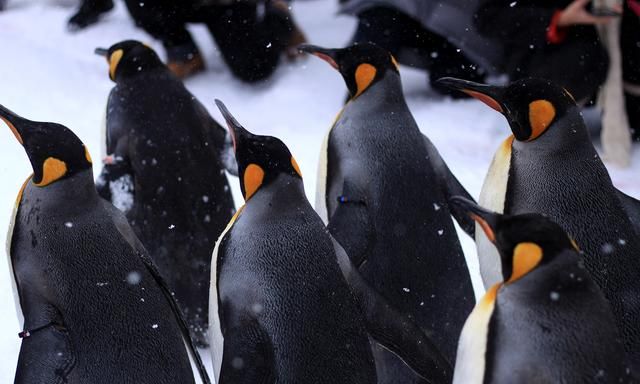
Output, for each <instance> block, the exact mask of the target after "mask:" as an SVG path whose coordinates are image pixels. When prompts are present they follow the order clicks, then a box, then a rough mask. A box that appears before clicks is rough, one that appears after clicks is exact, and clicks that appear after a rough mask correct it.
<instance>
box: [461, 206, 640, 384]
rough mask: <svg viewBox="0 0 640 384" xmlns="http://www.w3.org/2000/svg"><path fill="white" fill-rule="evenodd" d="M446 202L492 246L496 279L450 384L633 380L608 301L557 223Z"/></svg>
mask: <svg viewBox="0 0 640 384" xmlns="http://www.w3.org/2000/svg"><path fill="white" fill-rule="evenodd" d="M451 203H452V204H455V205H458V206H460V207H461V208H463V209H466V210H467V211H468V212H469V214H470V216H471V217H473V218H474V219H475V220H476V221H477V222H478V225H479V227H480V228H482V230H483V231H484V233H485V234H486V236H487V238H489V239H490V241H491V242H492V243H493V244H494V246H495V247H496V249H497V250H498V253H499V255H500V262H501V267H502V278H503V281H502V282H499V283H496V284H494V285H493V286H492V287H490V288H489V289H488V290H487V292H486V294H485V296H484V297H483V298H482V299H481V300H480V301H479V302H478V304H477V305H476V307H475V308H474V310H473V312H472V313H471V315H470V316H469V318H468V319H467V321H466V323H465V325H464V329H463V331H462V335H461V336H460V342H459V345H458V354H457V360H456V365H455V371H454V379H453V383H454V384H474V383H484V384H494V383H631V382H637V381H636V379H634V378H633V376H632V370H631V366H630V365H629V364H628V362H627V361H626V356H625V351H624V347H623V344H622V341H621V338H620V335H619V332H618V329H617V327H616V323H615V318H614V316H613V313H612V312H611V308H610V306H609V303H608V302H607V300H606V298H605V297H604V295H603V294H602V291H601V290H600V289H599V287H598V285H597V284H596V283H595V282H594V280H593V278H592V277H591V275H590V273H589V272H588V271H587V270H586V269H585V266H584V263H583V262H582V258H581V256H580V254H579V250H578V248H577V245H576V243H575V242H574V241H573V239H572V238H571V237H569V235H568V234H567V233H566V232H565V231H564V230H563V229H562V227H561V226H560V225H558V224H556V223H555V222H553V221H552V220H550V219H549V218H547V217H546V216H543V215H540V214H538V213H525V214H518V215H501V214H497V213H494V212H491V211H488V210H485V209H483V208H481V207H480V206H478V205H476V204H475V203H473V202H471V201H469V200H467V199H464V198H454V199H453V200H452V202H451Z"/></svg>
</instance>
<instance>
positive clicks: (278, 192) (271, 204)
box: [245, 174, 307, 212]
mask: <svg viewBox="0 0 640 384" xmlns="http://www.w3.org/2000/svg"><path fill="white" fill-rule="evenodd" d="M261 189H262V190H258V191H257V192H256V193H255V194H254V195H253V196H252V197H251V198H250V199H249V201H247V202H246V204H245V206H246V207H245V211H254V212H261V211H264V210H269V211H273V210H275V211H282V210H285V209H287V207H291V206H295V205H296V204H292V202H296V201H300V200H304V201H307V200H306V195H305V193H304V185H303V183H302V180H301V179H299V178H296V177H293V176H290V175H286V174H280V175H278V176H277V177H276V179H275V180H273V181H271V182H270V183H269V184H268V185H266V186H264V187H262V188H261Z"/></svg>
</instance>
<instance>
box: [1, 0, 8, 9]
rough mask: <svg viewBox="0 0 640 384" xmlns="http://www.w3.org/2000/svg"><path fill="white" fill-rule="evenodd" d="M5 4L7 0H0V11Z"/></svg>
mask: <svg viewBox="0 0 640 384" xmlns="http://www.w3.org/2000/svg"><path fill="white" fill-rule="evenodd" d="M6 4H7V0H0V11H2V10H3V9H4V6H5V5H6Z"/></svg>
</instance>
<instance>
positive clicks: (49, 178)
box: [34, 157, 67, 187]
mask: <svg viewBox="0 0 640 384" xmlns="http://www.w3.org/2000/svg"><path fill="white" fill-rule="evenodd" d="M66 174H67V164H66V163H65V162H64V161H62V160H58V159H56V158H55V157H48V158H47V159H46V160H45V161H44V163H43V164H42V179H40V181H39V182H37V183H34V184H35V185H37V186H38V187H45V186H47V185H49V184H51V183H53V182H54V181H56V180H59V179H61V178H62V177H63V176H64V175H66Z"/></svg>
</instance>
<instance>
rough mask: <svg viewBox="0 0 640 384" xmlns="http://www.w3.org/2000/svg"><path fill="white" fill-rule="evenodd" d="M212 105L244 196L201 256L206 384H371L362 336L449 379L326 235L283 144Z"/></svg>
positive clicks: (433, 377)
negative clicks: (206, 263)
mask: <svg viewBox="0 0 640 384" xmlns="http://www.w3.org/2000/svg"><path fill="white" fill-rule="evenodd" d="M216 103H217V104H218V106H219V108H220V110H221V112H222V114H223V116H224V117H225V119H226V121H227V124H228V126H229V130H230V132H231V136H232V138H233V143H234V148H235V151H236V159H237V162H238V164H237V165H238V170H239V175H240V187H241V190H242V193H243V195H244V198H245V201H246V203H245V205H244V206H243V207H241V208H240V209H239V210H238V212H237V213H236V215H235V216H234V218H233V219H232V220H231V222H230V223H229V225H228V226H227V228H226V230H225V231H224V232H223V234H222V235H221V236H220V238H219V240H218V242H217V243H216V247H215V250H214V253H213V258H212V262H211V265H212V271H211V294H210V300H211V302H210V305H209V308H210V311H211V312H210V314H209V318H210V319H211V346H212V347H211V350H212V352H213V368H214V371H215V375H216V381H217V382H218V383H220V384H228V383H265V384H266V383H305V384H313V383H328V382H330V383H345V384H346V383H349V384H359V383H370V384H374V383H377V381H376V370H375V365H374V360H373V355H372V352H371V346H370V344H369V338H368V337H369V336H370V337H372V338H373V339H374V340H377V341H378V342H380V343H381V344H383V345H384V346H385V347H386V348H389V350H391V351H393V352H394V353H397V354H398V355H399V356H400V357H401V359H402V360H403V361H405V362H406V363H407V364H408V365H409V366H411V367H412V368H413V369H414V370H415V372H416V374H417V375H419V376H420V377H421V378H422V379H423V380H426V381H427V382H430V383H449V382H450V380H451V370H450V366H449V363H448V361H447V360H446V359H445V358H444V357H443V356H442V354H441V353H440V352H439V350H438V349H437V348H436V347H435V345H434V344H433V343H432V342H431V340H430V339H429V338H428V337H427V336H426V335H424V333H422V331H421V330H420V329H419V328H418V327H417V326H416V325H415V324H414V323H412V322H411V320H410V319H409V318H408V317H407V316H404V315H401V314H400V313H399V312H397V311H396V310H395V309H394V308H393V307H392V306H391V305H390V304H389V303H388V302H386V301H385V300H384V299H383V298H382V297H381V296H379V295H378V294H377V293H376V292H375V291H374V290H373V289H372V288H370V287H369V286H368V285H367V284H366V282H365V281H364V279H362V277H361V276H360V275H359V274H358V272H357V269H356V268H355V266H353V265H352V264H351V261H350V259H349V257H348V256H347V254H346V253H345V251H344V249H343V248H342V247H341V246H340V245H339V243H338V242H337V241H335V240H334V239H333V238H332V237H331V235H330V234H329V233H328V232H327V230H326V228H325V226H324V223H323V222H322V220H321V219H320V217H319V216H318V215H317V213H316V212H315V211H314V210H313V208H312V207H311V205H310V204H309V202H308V200H307V198H306V196H305V193H304V188H303V183H302V176H301V172H300V168H299V167H298V165H297V163H296V160H295V159H294V157H292V155H291V153H290V152H289V150H288V148H287V147H286V145H285V144H284V143H283V142H282V141H280V140H279V139H277V138H275V137H271V136H258V135H254V134H252V133H250V132H249V131H247V130H246V129H245V128H243V127H242V126H241V125H240V124H239V123H238V122H237V121H236V120H235V118H233V116H232V115H231V114H230V113H229V112H228V111H227V109H226V108H225V107H224V105H223V104H222V103H221V102H220V101H216ZM219 352H222V353H219Z"/></svg>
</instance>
